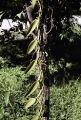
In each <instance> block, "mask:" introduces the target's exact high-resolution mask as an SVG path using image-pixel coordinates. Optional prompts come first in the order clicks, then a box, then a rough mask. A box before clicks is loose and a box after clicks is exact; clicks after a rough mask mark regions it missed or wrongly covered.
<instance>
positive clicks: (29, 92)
mask: <svg viewBox="0 0 81 120" xmlns="http://www.w3.org/2000/svg"><path fill="white" fill-rule="evenodd" d="M38 86H39V81H36V82H34V83H33V84H32V86H31V87H30V89H29V90H28V93H27V96H30V95H31V94H32V93H34V91H35V90H36V89H37V88H38Z"/></svg>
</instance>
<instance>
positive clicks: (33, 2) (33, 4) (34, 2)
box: [32, 0, 37, 8]
mask: <svg viewBox="0 0 81 120" xmlns="http://www.w3.org/2000/svg"><path fill="white" fill-rule="evenodd" d="M36 1H37V0H32V6H33V8H34V7H35V5H36Z"/></svg>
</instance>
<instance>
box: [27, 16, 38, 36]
mask: <svg viewBox="0 0 81 120" xmlns="http://www.w3.org/2000/svg"><path fill="white" fill-rule="evenodd" d="M38 24H39V17H38V18H37V19H35V20H33V22H32V23H31V25H30V27H29V29H28V31H27V36H29V35H30V34H31V33H32V32H33V31H34V30H35V28H36V27H37V26H38Z"/></svg>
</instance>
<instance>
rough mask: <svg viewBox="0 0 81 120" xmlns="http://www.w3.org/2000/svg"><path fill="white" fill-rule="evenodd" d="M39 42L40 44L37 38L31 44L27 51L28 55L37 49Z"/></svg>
mask: <svg viewBox="0 0 81 120" xmlns="http://www.w3.org/2000/svg"><path fill="white" fill-rule="evenodd" d="M37 42H38V41H37V38H35V39H34V40H33V41H31V43H30V44H29V46H28V49H27V53H28V54H30V53H31V52H32V51H33V50H34V49H35V47H36V45H37Z"/></svg>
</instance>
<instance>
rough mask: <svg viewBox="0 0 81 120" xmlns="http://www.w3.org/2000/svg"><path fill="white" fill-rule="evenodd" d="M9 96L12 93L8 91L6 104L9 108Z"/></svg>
mask: <svg viewBox="0 0 81 120" xmlns="http://www.w3.org/2000/svg"><path fill="white" fill-rule="evenodd" d="M9 96H10V92H9V91H8V92H7V93H6V94H5V104H6V106H7V105H8V103H9Z"/></svg>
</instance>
